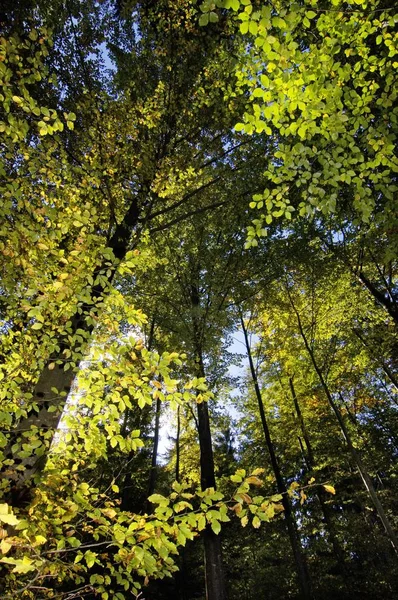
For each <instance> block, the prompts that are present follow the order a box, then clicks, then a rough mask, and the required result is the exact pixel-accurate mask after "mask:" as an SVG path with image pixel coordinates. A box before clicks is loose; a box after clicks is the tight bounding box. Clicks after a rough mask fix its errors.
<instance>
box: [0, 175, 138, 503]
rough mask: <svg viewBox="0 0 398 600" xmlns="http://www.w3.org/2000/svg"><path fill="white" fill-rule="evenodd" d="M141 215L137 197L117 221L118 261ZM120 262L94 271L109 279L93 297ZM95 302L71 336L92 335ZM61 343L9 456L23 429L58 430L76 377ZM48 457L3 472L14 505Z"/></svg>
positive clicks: (76, 320)
mask: <svg viewBox="0 0 398 600" xmlns="http://www.w3.org/2000/svg"><path fill="white" fill-rule="evenodd" d="M148 190H149V187H147V186H143V189H142V191H141V194H144V195H146V194H147V193H148ZM139 215H140V212H139V208H138V197H135V198H134V199H133V200H132V202H131V204H130V207H129V209H128V210H127V212H126V214H125V217H124V219H123V221H122V222H121V223H120V224H119V225H117V227H116V229H115V232H114V234H113V236H112V237H111V239H110V240H109V241H108V245H107V247H108V248H110V249H111V250H112V251H113V254H114V256H115V258H116V259H117V261H118V262H119V261H120V260H122V259H123V257H124V256H125V254H126V252H127V250H128V249H129V244H130V239H131V236H132V234H133V232H134V231H135V229H136V227H137V225H138V219H139ZM118 262H117V263H116V264H115V265H114V266H113V267H109V266H104V267H98V268H97V269H96V270H95V272H94V273H93V275H92V279H93V281H94V282H95V281H96V279H97V277H98V276H99V274H100V273H101V270H104V271H105V272H106V279H107V282H106V284H105V285H103V284H97V285H93V286H92V287H91V294H90V295H91V299H92V301H96V300H97V301H98V299H100V298H102V297H103V296H104V295H105V294H106V286H107V285H108V284H110V283H111V282H112V280H113V277H114V276H115V274H116V271H117V265H118ZM93 306H95V304H93V303H90V304H87V303H86V304H84V305H83V306H81V307H80V308H79V312H77V313H76V314H75V316H74V317H73V318H72V319H71V320H72V326H71V332H70V335H69V336H68V338H70V337H73V336H74V334H75V333H76V332H77V330H79V329H80V330H82V331H83V332H84V333H86V334H87V337H88V338H89V336H90V334H91V333H92V331H93V328H94V327H93V324H92V319H88V317H89V316H90V315H91V314H92V312H93V311H95V309H94V308H93ZM87 343H88V342H86V344H87ZM59 346H60V348H61V349H60V352H59V353H58V355H56V356H52V357H50V358H49V360H48V362H47V365H46V367H45V368H44V370H43V371H42V373H41V375H40V377H39V379H38V381H37V383H36V385H35V388H34V390H33V396H32V399H31V403H32V404H38V406H40V410H39V412H38V413H35V412H31V413H30V414H29V415H28V416H27V417H26V418H23V419H20V421H19V422H18V423H17V424H16V426H15V428H14V429H13V431H12V432H11V435H10V442H9V444H8V446H7V448H6V449H5V454H6V455H7V457H8V458H14V455H15V451H13V450H12V446H13V445H14V444H15V443H16V442H18V441H19V440H20V439H21V438H20V434H22V433H23V432H26V431H28V430H30V429H31V428H32V427H33V428H37V429H38V431H39V433H41V432H45V433H47V432H48V431H49V430H53V431H54V432H55V430H56V429H57V427H58V424H59V421H60V419H61V416H62V412H63V409H64V407H65V404H66V401H67V396H68V393H69V391H70V389H71V386H72V383H73V380H74V377H75V371H73V370H72V369H69V370H67V371H66V370H64V362H65V361H64V355H63V354H62V353H63V352H64V351H65V350H66V349H70V350H73V346H72V343H71V342H68V343H66V342H65V338H62V339H61V340H59ZM80 354H82V350H80ZM57 359H62V364H61V365H55V368H53V369H52V370H51V369H50V368H49V366H50V365H51V363H54V361H56V360H57ZM78 366H79V365H77V368H78ZM53 388H56V389H57V390H58V394H55V393H54V391H53ZM65 392H66V395H62V396H61V393H65ZM53 406H56V408H57V410H56V411H54V412H49V408H50V407H53ZM51 440H52V438H50V439H47V440H46V442H45V443H46V445H47V446H49V444H50V443H51ZM46 460H47V453H45V454H44V455H42V456H40V457H38V456H37V455H36V454H35V451H33V453H32V455H31V456H29V457H27V458H23V459H18V458H17V459H16V461H17V464H20V465H23V466H24V467H25V469H24V470H23V471H15V470H13V469H12V468H7V470H6V471H5V472H3V473H2V474H1V477H2V478H4V479H8V480H9V481H10V484H11V486H12V493H13V500H14V506H16V505H17V504H18V497H23V496H24V494H25V491H24V490H25V489H26V486H27V483H28V480H29V479H31V478H32V476H33V475H35V474H36V473H39V472H41V471H42V470H43V468H44V466H45V464H46ZM15 500H16V502H15Z"/></svg>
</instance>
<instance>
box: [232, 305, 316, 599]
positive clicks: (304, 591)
mask: <svg viewBox="0 0 398 600" xmlns="http://www.w3.org/2000/svg"><path fill="white" fill-rule="evenodd" d="M241 325H242V330H243V335H244V338H245V346H246V352H247V357H248V360H249V367H250V373H251V377H252V381H253V386H254V391H255V394H256V398H257V402H258V408H259V412H260V418H261V424H262V427H263V432H264V437H265V441H266V444H267V449H268V453H269V456H270V460H271V465H272V470H273V471H274V475H275V479H276V485H277V488H278V492H279V493H280V494H282V504H283V508H284V512H283V514H284V517H285V522H286V527H287V530H288V535H289V539H290V545H291V547H292V552H293V557H294V562H295V564H296V571H297V577H298V582H299V587H300V592H301V597H302V598H303V600H312V599H313V597H314V596H313V593H312V586H311V580H310V576H309V573H308V568H307V563H306V560H305V557H304V554H303V550H302V547H301V541H300V537H299V533H298V530H297V523H296V520H295V518H294V514H293V510H292V506H291V503H290V500H289V496H288V493H287V488H286V484H285V481H284V479H283V476H282V472H281V469H280V466H279V461H278V458H277V456H276V453H275V448H274V444H273V442H272V438H271V433H270V430H269V427H268V423H267V419H266V416H265V410H264V404H263V399H262V396H261V390H260V386H259V384H258V379H257V373H256V369H255V367H254V362H253V357H252V353H251V348H250V342H249V336H248V333H247V329H246V327H245V323H244V320H243V316H241Z"/></svg>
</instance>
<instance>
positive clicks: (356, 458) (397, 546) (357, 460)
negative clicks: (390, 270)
mask: <svg viewBox="0 0 398 600" xmlns="http://www.w3.org/2000/svg"><path fill="white" fill-rule="evenodd" d="M286 290H287V294H288V296H289V300H290V304H291V306H292V308H293V311H294V313H295V315H296V317H297V323H298V328H299V331H300V335H301V337H302V339H303V342H304V345H305V348H306V350H307V352H308V354H309V356H310V358H311V362H312V364H313V367H314V370H315V372H316V374H317V375H318V378H319V381H320V383H321V385H322V388H323V391H324V392H325V395H326V398H327V400H328V402H329V406H330V407H331V409H332V411H333V412H334V414H335V416H336V419H337V421H338V423H339V425H340V429H341V431H342V433H343V436H344V439H345V441H346V444H347V448H348V451H349V453H350V454H351V457H352V460H353V462H354V464H355V465H356V468H357V470H358V473H359V474H360V476H361V479H362V481H363V484H364V486H365V489H366V490H367V492H368V494H369V496H370V498H371V500H372V502H373V505H374V507H375V509H376V512H377V514H378V516H379V519H380V521H381V523H382V524H383V527H384V529H385V532H386V534H387V536H388V538H389V540H390V542H391V545H392V547H393V549H394V550H395V552H396V554H398V538H397V535H396V533H395V531H394V529H393V528H392V525H391V523H390V521H389V519H388V517H387V514H386V512H385V510H384V508H383V505H382V504H381V502H380V500H379V498H378V496H377V492H376V490H375V487H374V485H373V482H372V479H371V477H370V475H369V473H368V471H367V469H366V467H365V465H364V463H363V462H362V458H361V456H360V453H359V452H358V450H357V449H356V448H355V446H354V444H353V442H352V439H351V435H350V433H349V431H348V429H347V427H346V424H345V422H344V419H343V417H342V415H341V413H340V411H339V408H338V406H337V405H336V403H335V401H334V400H333V397H332V394H331V393H330V390H329V387H328V385H327V383H326V381H325V378H324V377H323V374H322V371H321V369H320V367H319V365H318V363H317V361H316V359H315V355H314V352H313V350H312V348H311V346H310V344H309V342H308V339H307V336H306V335H305V332H304V328H303V325H302V322H301V317H300V313H299V312H298V310H297V308H296V306H295V304H294V302H293V298H292V296H291V294H290V291H289V288H288V287H287V286H286Z"/></svg>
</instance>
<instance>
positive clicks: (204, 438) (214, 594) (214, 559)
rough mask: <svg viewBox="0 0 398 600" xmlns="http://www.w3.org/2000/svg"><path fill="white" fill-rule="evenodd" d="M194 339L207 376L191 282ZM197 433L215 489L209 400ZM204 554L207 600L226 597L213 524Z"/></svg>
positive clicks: (201, 373) (203, 470)
mask: <svg viewBox="0 0 398 600" xmlns="http://www.w3.org/2000/svg"><path fill="white" fill-rule="evenodd" d="M191 303H192V326H193V338H194V339H193V342H194V347H195V359H196V361H197V377H205V367H204V363H203V354H202V347H201V330H200V325H199V322H198V309H199V308H200V298H199V290H198V287H197V286H195V285H192V286H191ZM197 410H198V435H199V447H200V485H201V489H202V490H206V489H207V488H214V489H216V479H215V473H214V456H213V445H212V439H211V430H210V418H209V408H208V405H207V402H200V403H198V404H197ZM203 541H204V555H205V582H206V600H227V590H226V583H225V578H224V567H223V560H222V547H221V537H220V535H216V534H215V533H214V531H213V530H212V528H211V527H210V525H207V527H206V529H205V530H204V534H203Z"/></svg>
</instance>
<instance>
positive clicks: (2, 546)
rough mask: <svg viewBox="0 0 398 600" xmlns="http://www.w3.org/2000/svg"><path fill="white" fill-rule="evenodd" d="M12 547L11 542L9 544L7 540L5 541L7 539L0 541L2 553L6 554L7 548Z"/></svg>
mask: <svg viewBox="0 0 398 600" xmlns="http://www.w3.org/2000/svg"><path fill="white" fill-rule="evenodd" d="M10 548H12V544H10V543H9V542H7V540H6V539H5V540H1V542H0V550H1V552H2V553H3V554H7V552H8V551H9V549H10Z"/></svg>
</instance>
